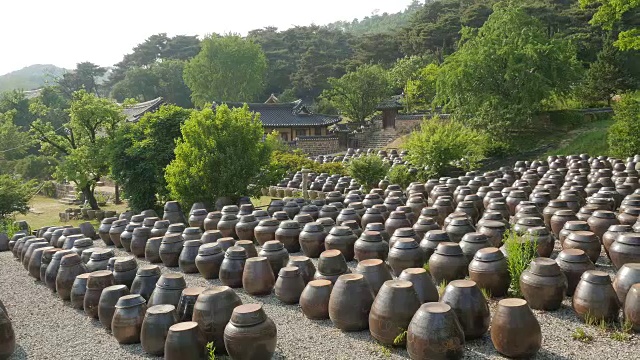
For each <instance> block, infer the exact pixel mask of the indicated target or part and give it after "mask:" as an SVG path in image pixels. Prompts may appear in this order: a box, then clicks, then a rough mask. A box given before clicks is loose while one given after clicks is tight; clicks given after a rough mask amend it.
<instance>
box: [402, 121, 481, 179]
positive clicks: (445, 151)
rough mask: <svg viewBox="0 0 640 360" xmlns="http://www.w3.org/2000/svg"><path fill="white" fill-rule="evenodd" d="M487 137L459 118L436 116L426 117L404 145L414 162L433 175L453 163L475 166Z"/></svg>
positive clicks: (466, 166)
mask: <svg viewBox="0 0 640 360" xmlns="http://www.w3.org/2000/svg"><path fill="white" fill-rule="evenodd" d="M486 139H487V138H486V136H485V135H484V134H483V133H481V132H479V131H476V130H473V129H471V128H468V127H466V126H464V125H462V123H460V122H457V121H455V120H440V119H438V118H434V119H427V120H423V122H422V124H421V125H420V129H419V130H418V131H415V132H413V133H411V135H410V136H409V139H408V140H407V142H406V144H405V147H406V148H407V150H409V155H408V159H409V161H410V162H411V164H413V165H414V166H416V167H420V168H425V169H426V171H427V173H428V174H429V175H430V176H439V175H442V173H443V170H444V169H445V168H446V167H447V166H448V165H451V164H453V163H455V165H456V166H458V167H460V168H462V169H464V170H471V169H474V168H476V167H477V165H478V162H479V161H480V160H481V159H482V158H483V157H484V153H485V146H486V143H487V140H486Z"/></svg>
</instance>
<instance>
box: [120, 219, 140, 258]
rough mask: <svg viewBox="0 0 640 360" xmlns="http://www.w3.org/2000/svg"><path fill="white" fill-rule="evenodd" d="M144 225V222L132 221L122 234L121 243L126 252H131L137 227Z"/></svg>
mask: <svg viewBox="0 0 640 360" xmlns="http://www.w3.org/2000/svg"><path fill="white" fill-rule="evenodd" d="M140 227H142V223H133V222H130V223H129V224H127V226H126V227H125V229H124V231H123V232H122V234H120V244H122V247H123V248H124V250H125V251H126V252H131V242H132V241H133V232H134V231H135V229H137V228H140Z"/></svg>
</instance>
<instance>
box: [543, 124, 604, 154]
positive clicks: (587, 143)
mask: <svg viewBox="0 0 640 360" xmlns="http://www.w3.org/2000/svg"><path fill="white" fill-rule="evenodd" d="M612 124H613V120H602V121H596V122H593V123H590V124H589V126H588V127H584V128H581V129H579V130H576V132H575V134H571V133H569V134H566V135H565V136H566V138H567V139H566V140H565V141H561V142H560V143H559V144H558V146H557V147H555V148H553V149H551V150H549V151H547V153H546V155H578V154H589V155H591V156H595V155H608V151H609V145H608V144H607V131H608V129H609V127H610V126H611V125H612ZM572 135H575V136H572Z"/></svg>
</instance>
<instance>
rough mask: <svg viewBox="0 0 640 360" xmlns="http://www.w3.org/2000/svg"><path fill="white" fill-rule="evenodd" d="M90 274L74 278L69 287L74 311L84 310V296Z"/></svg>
mask: <svg viewBox="0 0 640 360" xmlns="http://www.w3.org/2000/svg"><path fill="white" fill-rule="evenodd" d="M89 274H90V273H84V274H80V275H78V276H76V279H75V280H74V281H73V285H72V286H71V295H70V299H71V306H72V307H73V308H74V309H78V310H84V294H85V293H86V292H87V279H88V278H89Z"/></svg>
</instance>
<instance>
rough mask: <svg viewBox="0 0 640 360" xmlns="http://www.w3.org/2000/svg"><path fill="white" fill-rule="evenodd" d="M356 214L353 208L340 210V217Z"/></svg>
mask: <svg viewBox="0 0 640 360" xmlns="http://www.w3.org/2000/svg"><path fill="white" fill-rule="evenodd" d="M355 214H356V209H353V208H348V207H347V208H344V209H342V210H340V215H355Z"/></svg>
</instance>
